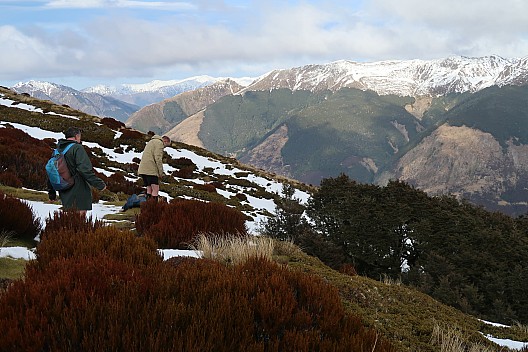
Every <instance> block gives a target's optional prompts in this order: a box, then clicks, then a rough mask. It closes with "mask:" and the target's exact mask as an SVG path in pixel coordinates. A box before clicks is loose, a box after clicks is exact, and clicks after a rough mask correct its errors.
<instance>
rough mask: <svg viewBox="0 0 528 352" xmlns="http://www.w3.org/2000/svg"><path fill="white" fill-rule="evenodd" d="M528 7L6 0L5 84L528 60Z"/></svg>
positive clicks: (289, 0) (475, 1)
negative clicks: (463, 59)
mask: <svg viewBox="0 0 528 352" xmlns="http://www.w3.org/2000/svg"><path fill="white" fill-rule="evenodd" d="M527 13H528V2H527V1H524V0H502V1H496V0H465V1H460V0H442V1H438V0H398V1H394V0H370V1H367V0H305V1H301V0H255V1H242V0H217V1H214V0H192V1H190V0H189V1H185V0H182V1H170V0H159V1H152V0H33V1H28V0H0V50H1V52H2V55H0V85H4V86H8V87H11V86H13V85H14V84H16V83H17V82H27V81H29V80H41V81H49V82H53V83H59V84H63V85H67V86H70V87H72V88H75V89H83V88H87V87H91V86H94V85H97V84H105V85H118V84H124V83H147V82H151V81H152V80H180V79H185V78H188V77H193V76H200V75H209V76H213V77H234V78H240V77H258V76H261V75H263V74H265V73H267V72H269V71H271V70H273V69H282V68H290V67H298V66H303V65H308V64H324V63H328V62H333V61H337V60H352V61H357V62H373V61H381V60H406V59H423V60H431V59H441V58H444V57H448V56H454V55H462V56H469V57H481V56H489V55H498V56H501V57H504V58H520V57H526V56H528V21H526V14H527Z"/></svg>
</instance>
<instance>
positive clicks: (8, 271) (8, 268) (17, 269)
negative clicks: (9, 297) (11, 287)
mask: <svg viewBox="0 0 528 352" xmlns="http://www.w3.org/2000/svg"><path fill="white" fill-rule="evenodd" d="M26 264H27V260H24V259H13V258H0V278H2V279H19V278H21V277H22V275H23V274H24V268H25V267H26Z"/></svg>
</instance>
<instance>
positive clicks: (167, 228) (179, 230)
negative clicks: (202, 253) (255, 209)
mask: <svg viewBox="0 0 528 352" xmlns="http://www.w3.org/2000/svg"><path fill="white" fill-rule="evenodd" d="M136 230H137V231H138V233H139V234H140V235H143V236H148V237H151V238H153V239H154V240H155V241H156V242H157V243H158V244H159V246H160V247H161V248H187V247H188V245H189V244H190V243H191V241H192V240H193V238H194V237H195V236H196V235H198V234H200V233H216V234H221V235H225V236H227V235H233V236H245V235H247V228H246V225H245V215H244V214H243V213H242V212H240V211H238V210H236V209H233V208H229V207H228V206H226V205H224V204H221V203H214V202H209V203H206V202H201V201H197V200H186V199H173V200H172V201H171V202H170V203H162V202H160V203H156V202H152V201H147V202H144V203H142V204H141V212H140V214H138V215H136Z"/></svg>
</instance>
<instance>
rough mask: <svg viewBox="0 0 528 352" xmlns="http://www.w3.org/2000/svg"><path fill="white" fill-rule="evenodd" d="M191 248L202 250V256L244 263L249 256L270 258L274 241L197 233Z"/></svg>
mask: <svg viewBox="0 0 528 352" xmlns="http://www.w3.org/2000/svg"><path fill="white" fill-rule="evenodd" d="M191 248H192V249H193V250H196V251H201V252H202V257H203V258H208V259H214V260H217V261H220V262H223V263H226V264H227V263H228V264H241V263H245V262H246V261H247V260H248V259H249V258H252V257H262V258H266V259H269V260H271V259H272V256H273V248H274V241H273V240H272V239H271V238H268V237H263V236H259V237H254V236H243V237H236V236H228V237H225V236H219V235H215V234H207V235H206V234H200V235H198V236H197V237H196V238H195V240H194V242H193V244H192V245H191Z"/></svg>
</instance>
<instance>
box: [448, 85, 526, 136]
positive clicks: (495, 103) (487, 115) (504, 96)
mask: <svg viewBox="0 0 528 352" xmlns="http://www.w3.org/2000/svg"><path fill="white" fill-rule="evenodd" d="M446 118H447V119H448V120H449V123H450V124H451V125H453V126H461V125H466V126H468V127H473V128H476V129H479V130H481V131H484V132H487V133H490V134H492V135H493V136H494V137H495V139H497V140H498V141H499V143H501V145H502V146H506V143H507V142H508V141H510V140H511V141H512V142H513V143H515V144H517V145H518V144H528V134H527V133H526V127H527V126H528V86H521V87H519V86H506V87H501V88H499V87H490V88H487V89H483V90H481V91H479V92H477V93H475V94H472V95H471V96H468V97H467V98H466V99H465V100H464V101H462V102H461V103H460V104H458V105H457V106H456V107H455V108H454V109H452V110H450V111H449V112H448V113H447V114H446Z"/></svg>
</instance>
